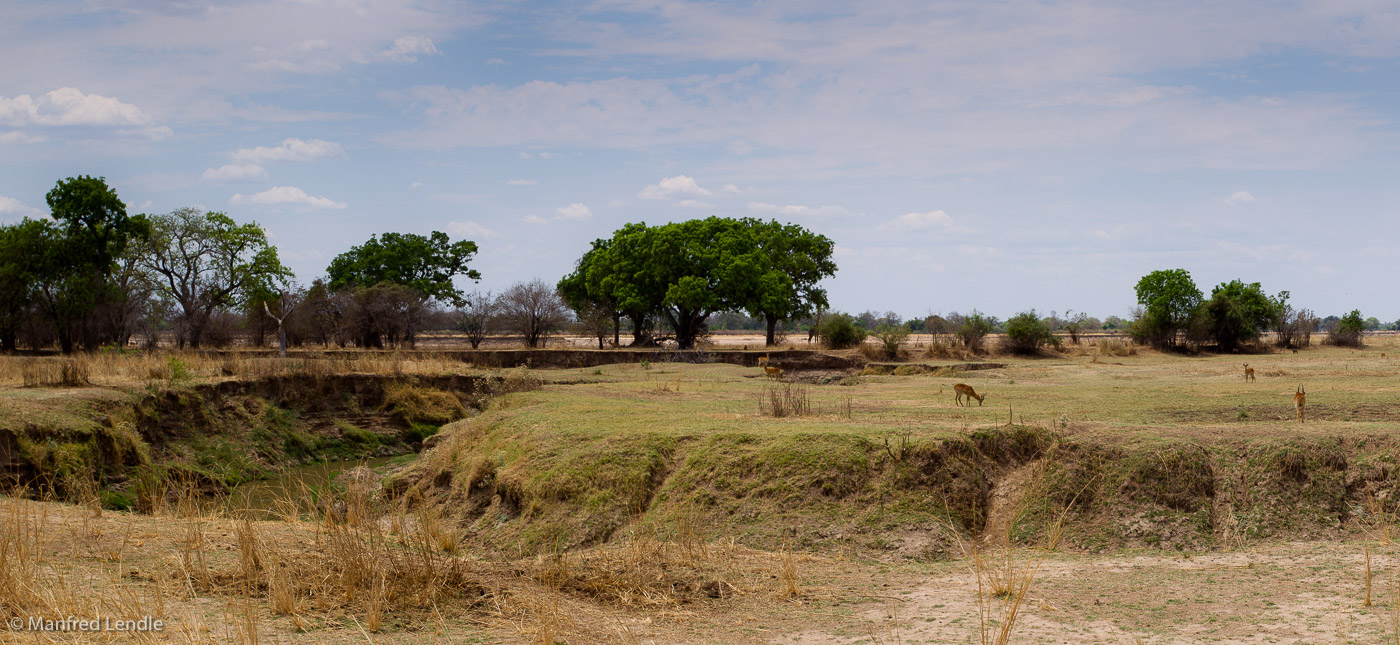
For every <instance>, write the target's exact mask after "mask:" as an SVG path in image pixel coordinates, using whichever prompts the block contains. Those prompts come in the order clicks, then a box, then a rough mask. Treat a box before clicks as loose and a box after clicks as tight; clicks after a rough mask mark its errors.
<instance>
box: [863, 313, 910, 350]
mask: <svg viewBox="0 0 1400 645" xmlns="http://www.w3.org/2000/svg"><path fill="white" fill-rule="evenodd" d="M870 334H871V335H872V336H874V337H875V338H876V340H879V341H880V347H881V349H883V350H885V357H886V358H888V359H890V360H894V359H897V358H899V346H900V345H901V344H902V343H903V342H904V339H906V338H908V337H909V328H908V327H907V326H905V325H902V324H900V321H899V316H894V317H893V318H890V317H889V316H886V317H885V319H884V320H883V321H881V322H880V324H878V325H876V326H875V329H874V330H873V331H871V332H870Z"/></svg>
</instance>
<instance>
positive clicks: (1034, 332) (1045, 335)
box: [1006, 309, 1056, 354]
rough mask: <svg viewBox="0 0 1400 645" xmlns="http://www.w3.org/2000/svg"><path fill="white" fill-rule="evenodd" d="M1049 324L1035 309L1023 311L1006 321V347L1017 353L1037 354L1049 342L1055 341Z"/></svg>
mask: <svg viewBox="0 0 1400 645" xmlns="http://www.w3.org/2000/svg"><path fill="white" fill-rule="evenodd" d="M1055 340H1056V339H1055V334H1053V333H1051V332H1050V327H1049V325H1046V324H1045V321H1043V320H1041V319H1040V317H1039V316H1037V315H1036V313H1035V310H1034V309H1032V310H1030V311H1025V312H1021V313H1019V314H1016V315H1015V316H1013V317H1012V318H1011V319H1010V320H1008V321H1006V348H1007V349H1009V350H1011V352H1012V353H1015V354H1035V353H1038V352H1040V348H1041V347H1044V346H1045V345H1046V344H1047V343H1054V342H1055Z"/></svg>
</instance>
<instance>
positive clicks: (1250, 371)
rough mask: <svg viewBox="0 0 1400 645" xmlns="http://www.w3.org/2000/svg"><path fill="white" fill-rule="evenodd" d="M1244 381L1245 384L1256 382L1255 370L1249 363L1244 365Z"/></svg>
mask: <svg viewBox="0 0 1400 645" xmlns="http://www.w3.org/2000/svg"><path fill="white" fill-rule="evenodd" d="M1244 380H1245V382H1249V381H1253V380H1254V368H1252V367H1250V366H1249V363H1245V364H1244Z"/></svg>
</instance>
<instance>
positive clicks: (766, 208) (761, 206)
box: [749, 202, 847, 217]
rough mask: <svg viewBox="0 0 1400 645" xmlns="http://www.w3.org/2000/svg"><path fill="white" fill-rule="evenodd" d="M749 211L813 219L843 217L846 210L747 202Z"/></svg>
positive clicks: (835, 207) (828, 207)
mask: <svg viewBox="0 0 1400 645" xmlns="http://www.w3.org/2000/svg"><path fill="white" fill-rule="evenodd" d="M749 210H751V211H754V212H756V213H773V214H775V215H784V216H787V217H813V216H818V217H819V216H827V215H844V214H846V212H847V211H846V209H844V208H842V207H840V206H818V207H816V208H813V207H811V206H803V205H801V204H786V205H778V204H766V203H764V202H749Z"/></svg>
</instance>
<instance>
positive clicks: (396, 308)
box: [336, 282, 428, 349]
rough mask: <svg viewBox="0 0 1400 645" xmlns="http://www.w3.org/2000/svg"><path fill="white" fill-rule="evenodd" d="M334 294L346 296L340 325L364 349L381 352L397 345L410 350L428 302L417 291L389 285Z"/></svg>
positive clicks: (380, 283)
mask: <svg viewBox="0 0 1400 645" xmlns="http://www.w3.org/2000/svg"><path fill="white" fill-rule="evenodd" d="M336 293H338V294H347V295H346V298H345V303H346V306H345V314H344V321H343V325H344V327H345V328H346V329H347V331H348V333H349V334H350V335H351V336H352V337H353V338H355V339H356V340H357V341H358V342H359V344H360V347H364V348H373V349H383V348H384V347H385V346H386V345H388V346H391V347H392V346H397V345H398V344H399V343H400V342H402V343H403V344H405V345H407V346H409V347H412V346H413V344H414V341H415V338H416V336H417V331H418V326H419V325H420V324H422V322H423V318H424V316H425V315H426V313H427V310H428V301H427V298H426V297H425V296H424V295H423V294H422V293H420V292H419V291H418V290H417V289H414V288H413V287H409V286H405V285H401V284H394V283H392V282H379V283H376V284H375V285H373V286H369V287H353V288H349V289H342V290H341V291H338V292H336Z"/></svg>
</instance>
